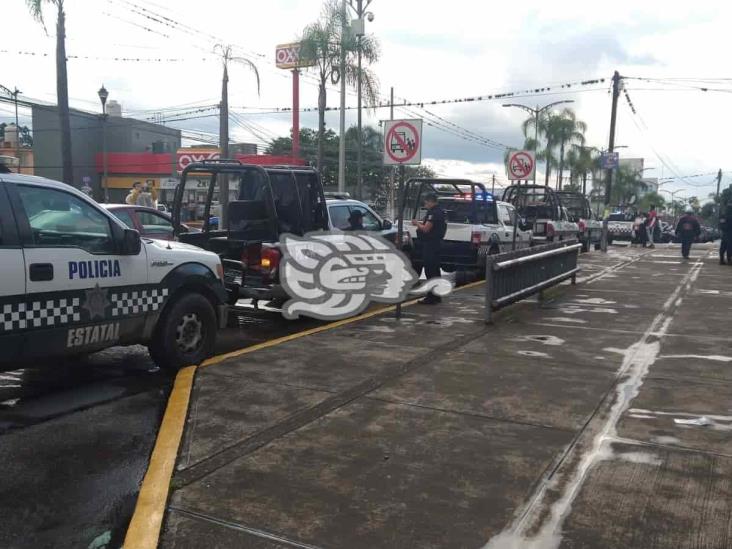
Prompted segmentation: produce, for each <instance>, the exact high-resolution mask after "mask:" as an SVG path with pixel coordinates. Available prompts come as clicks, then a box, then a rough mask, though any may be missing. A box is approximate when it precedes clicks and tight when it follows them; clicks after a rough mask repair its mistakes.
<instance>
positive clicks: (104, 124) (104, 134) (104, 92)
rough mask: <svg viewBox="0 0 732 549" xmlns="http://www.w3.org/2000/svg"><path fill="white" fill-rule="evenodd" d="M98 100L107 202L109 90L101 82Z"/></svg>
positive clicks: (105, 197)
mask: <svg viewBox="0 0 732 549" xmlns="http://www.w3.org/2000/svg"><path fill="white" fill-rule="evenodd" d="M97 94H98V95H99V100H100V101H101V102H102V163H103V164H104V176H103V178H102V188H103V190H104V202H105V203H107V204H108V203H109V186H108V181H107V98H108V97H109V92H108V91H107V89H106V88H105V87H104V84H102V87H101V88H99V91H98V92H97Z"/></svg>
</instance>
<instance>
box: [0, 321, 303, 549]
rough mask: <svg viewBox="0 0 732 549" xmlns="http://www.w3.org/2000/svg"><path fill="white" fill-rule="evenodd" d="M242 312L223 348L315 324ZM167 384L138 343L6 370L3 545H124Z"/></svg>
mask: <svg viewBox="0 0 732 549" xmlns="http://www.w3.org/2000/svg"><path fill="white" fill-rule="evenodd" d="M237 317H238V326H236V327H230V328H227V329H226V330H224V331H223V332H222V333H221V334H220V337H219V341H218V344H217V349H216V352H217V353H224V352H228V351H231V350H234V349H239V348H242V347H246V346H249V345H253V344H256V343H259V342H261V341H265V340H268V339H272V338H276V337H280V336H283V335H287V334H289V333H294V332H297V331H300V330H303V329H306V328H309V327H312V326H314V325H315V324H316V322H315V321H307V320H304V321H297V322H287V321H284V319H282V317H281V316H280V315H279V314H278V313H274V312H267V311H262V312H254V311H253V310H249V311H248V312H247V314H246V315H237ZM171 385H172V377H171V376H170V375H168V374H166V373H165V372H162V371H161V370H160V369H158V368H156V367H155V365H154V364H153V362H152V361H151V360H150V357H149V355H148V353H147V349H145V348H144V347H141V346H134V347H117V348H112V349H109V350H106V351H103V352H101V353H97V354H95V355H92V356H91V357H90V358H89V359H88V360H86V361H85V362H84V363H82V364H73V363H64V362H61V361H54V362H50V361H49V362H48V363H45V364H39V365H38V367H37V368H26V369H22V370H16V371H11V372H0V463H2V464H3V474H2V477H0V521H1V522H2V524H3V526H2V528H1V529H0V547H2V548H3V549H11V548H12V549H15V548H30V547H32V548H33V549H40V548H45V547H48V548H54V549H60V548H66V547H68V548H70V549H71V548H74V549H77V548H86V547H89V546H90V544H91V543H93V542H94V541H95V540H97V541H98V542H102V541H106V540H109V543H108V544H107V547H119V546H120V544H121V541H122V539H123V537H124V532H125V529H126V526H127V522H128V520H129V517H130V516H131V515H132V511H133V509H134V505H135V499H136V496H137V490H138V487H139V482H140V480H141V479H142V476H143V475H144V473H145V470H146V468H147V460H148V456H149V454H150V452H151V450H152V445H153V444H154V442H155V437H156V435H157V429H158V425H159V423H160V419H161V417H162V413H163V411H164V409H165V404H166V402H167V395H168V392H169V390H170V388H171ZM92 547H93V545H92ZM99 547H103V546H99Z"/></svg>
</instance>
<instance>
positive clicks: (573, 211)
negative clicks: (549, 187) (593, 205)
mask: <svg viewBox="0 0 732 549" xmlns="http://www.w3.org/2000/svg"><path fill="white" fill-rule="evenodd" d="M559 198H560V200H561V201H562V206H564V207H565V208H566V210H567V213H569V217H570V218H571V219H572V220H573V221H579V220H580V219H590V218H591V217H592V212H591V211H590V205H589V203H588V201H587V199H586V198H585V197H584V196H582V195H581V194H562V193H560V195H559Z"/></svg>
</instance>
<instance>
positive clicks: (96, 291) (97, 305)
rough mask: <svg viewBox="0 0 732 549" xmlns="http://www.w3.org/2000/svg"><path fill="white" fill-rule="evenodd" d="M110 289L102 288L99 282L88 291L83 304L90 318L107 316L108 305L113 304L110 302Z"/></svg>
mask: <svg viewBox="0 0 732 549" xmlns="http://www.w3.org/2000/svg"><path fill="white" fill-rule="evenodd" d="M108 294H109V290H102V289H101V288H100V287H99V284H97V285H96V286H95V287H94V288H91V289H90V290H87V291H86V301H85V303H84V305H82V306H81V308H82V309H86V310H87V312H88V313H89V320H94V319H95V318H97V317H99V318H101V319H104V318H106V316H107V307H109V306H110V305H111V303H110V302H109V297H108Z"/></svg>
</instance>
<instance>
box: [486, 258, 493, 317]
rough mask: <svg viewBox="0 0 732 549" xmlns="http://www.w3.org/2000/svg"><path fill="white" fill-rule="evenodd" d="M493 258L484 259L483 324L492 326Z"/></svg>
mask: <svg viewBox="0 0 732 549" xmlns="http://www.w3.org/2000/svg"><path fill="white" fill-rule="evenodd" d="M493 284H494V280H493V258H491V256H486V258H485V317H484V320H485V323H486V324H493Z"/></svg>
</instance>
